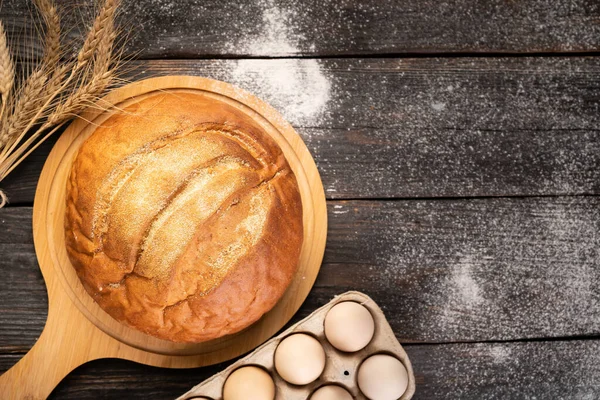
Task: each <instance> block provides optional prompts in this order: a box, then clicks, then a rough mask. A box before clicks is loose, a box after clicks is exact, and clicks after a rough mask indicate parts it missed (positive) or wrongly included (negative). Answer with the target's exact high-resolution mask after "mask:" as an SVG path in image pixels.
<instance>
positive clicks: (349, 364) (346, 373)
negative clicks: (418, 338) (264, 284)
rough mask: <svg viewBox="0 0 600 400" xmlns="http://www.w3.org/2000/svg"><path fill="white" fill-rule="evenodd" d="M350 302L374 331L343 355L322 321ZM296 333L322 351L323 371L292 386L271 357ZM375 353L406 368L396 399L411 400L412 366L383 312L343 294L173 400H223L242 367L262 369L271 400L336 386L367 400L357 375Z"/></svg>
mask: <svg viewBox="0 0 600 400" xmlns="http://www.w3.org/2000/svg"><path fill="white" fill-rule="evenodd" d="M346 301H353V302H356V303H358V304H361V305H362V306H364V307H365V308H366V309H367V310H368V311H369V312H370V313H371V315H372V317H373V320H374V322H375V332H374V335H373V338H372V339H371V341H370V342H369V344H368V345H367V346H366V347H364V348H363V349H361V350H359V351H356V352H353V353H347V352H343V351H340V350H338V349H336V348H335V347H333V346H332V345H331V344H330V343H329V341H328V340H327V338H326V336H325V332H324V321H325V317H326V315H327V313H328V312H329V310H330V309H331V308H332V307H333V306H335V305H336V304H338V303H341V302H346ZM296 333H306V334H308V335H311V336H313V337H314V338H316V339H317V340H318V341H319V342H320V344H321V345H322V346H323V349H324V350H325V356H326V360H325V368H324V370H323V372H322V373H321V375H320V376H319V378H318V379H317V380H315V381H313V382H311V383H309V384H307V385H301V386H300V385H292V384H290V383H288V382H286V381H285V380H283V379H282V378H281V377H280V376H279V374H278V373H277V371H276V369H275V365H274V364H275V363H274V354H275V350H276V349H277V347H278V345H279V344H280V342H281V341H282V340H284V339H285V338H286V337H288V336H291V335H292V334H296ZM375 354H387V355H391V356H393V357H395V358H397V359H398V360H399V361H400V362H401V363H402V364H403V365H404V367H405V368H406V372H407V373H408V385H407V388H406V390H405V392H404V394H403V395H402V396H401V397H400V398H399V399H400V400H408V399H410V398H412V396H413V394H414V392H415V377H414V373H413V369H412V365H411V363H410V360H409V359H408V356H407V355H406V352H405V351H404V349H403V348H402V346H401V345H400V343H399V342H398V340H397V339H396V336H395V334H394V332H393V331H392V328H391V327H390V325H389V323H388V322H387V320H386V318H385V315H384V314H383V311H381V309H380V308H379V307H378V306H377V304H376V303H375V302H374V301H373V300H372V299H371V298H370V297H369V296H367V295H365V294H363V293H360V292H354V291H351V292H346V293H344V294H341V295H339V296H336V297H335V298H334V299H333V300H331V301H330V302H329V303H327V304H326V305H324V306H323V307H321V308H319V309H318V310H316V311H315V312H313V313H312V314H311V315H309V316H308V317H306V318H304V319H303V320H302V321H300V322H298V323H296V324H294V325H293V326H291V327H290V328H289V329H287V330H286V331H284V332H282V333H281V334H279V335H278V336H275V337H273V338H272V339H270V340H269V341H267V342H265V343H264V344H263V345H261V346H260V347H258V348H257V349H256V350H254V351H253V352H252V353H250V354H249V355H247V356H246V357H244V358H242V359H240V360H238V361H236V362H235V363H234V364H232V365H231V366H229V367H228V368H226V369H225V370H223V371H222V372H220V373H218V374H216V375H213V376H212V377H210V378H208V379H207V380H205V381H204V382H202V383H200V384H198V385H196V386H194V387H193V388H192V389H191V390H189V391H188V392H187V393H185V394H184V395H182V396H180V397H179V398H178V399H177V400H189V399H194V398H198V399H203V398H206V399H212V400H223V386H224V384H225V381H226V380H227V378H228V377H229V375H230V374H231V373H233V372H234V371H235V370H237V369H238V368H241V367H244V366H257V367H261V368H263V369H264V370H266V371H267V372H268V373H269V374H270V376H271V378H272V379H273V381H274V382H275V399H277V400H305V399H307V398H309V397H310V396H311V395H312V393H313V392H314V391H315V390H317V389H318V388H320V387H321V386H325V385H331V384H333V385H338V386H341V387H343V388H345V389H346V390H347V391H348V392H350V394H351V395H352V397H353V398H354V399H360V400H363V399H365V400H367V399H368V398H367V397H366V396H365V395H364V394H363V393H362V392H361V391H360V389H359V387H358V382H357V374H358V370H359V366H360V365H361V363H362V362H363V361H364V360H366V359H367V358H369V357H370V356H372V355H375Z"/></svg>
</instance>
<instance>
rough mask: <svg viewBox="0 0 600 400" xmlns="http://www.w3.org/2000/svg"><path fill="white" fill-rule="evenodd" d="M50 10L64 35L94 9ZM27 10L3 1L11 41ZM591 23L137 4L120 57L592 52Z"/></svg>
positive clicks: (426, 11) (585, 4)
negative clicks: (65, 29) (56, 13)
mask: <svg viewBox="0 0 600 400" xmlns="http://www.w3.org/2000/svg"><path fill="white" fill-rule="evenodd" d="M57 3H59V4H60V5H61V6H62V9H63V10H66V11H67V12H65V13H64V14H65V15H64V17H63V19H64V21H65V26H69V27H72V26H75V25H76V24H77V23H80V21H81V19H82V17H81V15H83V16H87V17H89V16H91V15H92V10H91V9H92V7H90V5H91V4H93V3H94V1H93V0H86V1H76V0H61V1H57ZM31 9H32V6H31V5H30V4H29V2H25V1H22V0H5V1H4V3H3V7H2V9H1V10H0V19H2V21H5V22H6V23H7V25H8V31H9V32H10V31H15V32H17V33H18V32H21V31H23V32H31V29H27V28H25V27H26V26H27V21H28V20H29V19H30V14H31V11H30V10H31ZM599 20H600V6H599V5H598V2H597V1H595V0H572V1H569V2H556V1H548V0H530V1H509V2H507V1H504V0H477V1H472V0H456V1H452V2H438V1H432V0H427V1H423V0H405V1H386V0H375V1H371V2H364V1H360V0H344V1H339V0H324V1H319V2H314V1H291V0H251V1H246V2H243V3H238V2H222V1H218V0H206V1H203V2H201V3H199V2H197V1H195V0H175V1H162V0H145V1H131V2H124V4H123V10H122V16H121V25H122V26H124V27H125V29H130V31H131V36H132V39H131V40H130V42H129V45H128V47H127V48H128V51H129V52H131V53H135V54H139V56H140V57H144V58H158V57H160V58H163V57H174V58H190V57H240V56H269V57H274V56H286V57H288V56H324V55H363V54H402V53H423V54H432V53H489V52H493V53H499V52H507V53H531V52H592V51H598V50H600V42H598V36H599V35H600V23H599ZM30 36H31V35H25V37H30ZM70 36H71V37H73V38H74V37H80V36H81V33H80V30H74V31H73V32H72V33H71V35H70ZM20 42H21V43H23V42H26V40H23V38H21V40H20ZM31 48H32V46H27V47H26V48H25V49H23V53H24V54H30V53H31Z"/></svg>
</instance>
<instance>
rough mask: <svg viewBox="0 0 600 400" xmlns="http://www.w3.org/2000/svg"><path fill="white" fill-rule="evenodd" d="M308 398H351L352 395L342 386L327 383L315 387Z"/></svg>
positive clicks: (320, 399) (344, 399) (334, 399)
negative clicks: (317, 387)
mask: <svg viewBox="0 0 600 400" xmlns="http://www.w3.org/2000/svg"><path fill="white" fill-rule="evenodd" d="M310 400H352V395H351V394H350V392H348V391H347V390H346V389H344V388H343V387H340V386H337V385H327V386H322V387H320V388H319V389H317V390H316V391H315V392H314V393H313V394H312V396H310Z"/></svg>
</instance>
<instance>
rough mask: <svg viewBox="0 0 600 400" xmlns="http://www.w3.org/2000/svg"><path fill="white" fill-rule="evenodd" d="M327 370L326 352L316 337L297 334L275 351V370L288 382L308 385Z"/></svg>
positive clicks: (280, 344) (284, 341)
mask: <svg viewBox="0 0 600 400" xmlns="http://www.w3.org/2000/svg"><path fill="white" fill-rule="evenodd" d="M324 368H325V350H323V346H321V343H319V341H318V340H317V339H315V338H314V337H312V336H310V335H306V334H303V333H297V334H294V335H291V336H288V337H286V338H285V339H283V340H282V341H281V343H279V346H277V349H276V350H275V369H276V370H277V373H278V374H279V375H280V376H281V377H282V378H283V379H284V380H285V381H287V382H289V383H292V384H294V385H306V384H308V383H311V382H312V381H314V380H316V379H317V378H318V377H319V376H320V375H321V373H322V372H323V369H324Z"/></svg>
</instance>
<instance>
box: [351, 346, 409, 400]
mask: <svg viewBox="0 0 600 400" xmlns="http://www.w3.org/2000/svg"><path fill="white" fill-rule="evenodd" d="M407 387H408V372H407V371H406V368H405V367H404V365H403V364H402V363H401V362H400V360H398V359H397V358H396V357H392V356H389V355H387V354H376V355H374V356H371V357H369V358H367V359H366V360H365V361H364V362H363V363H362V364H361V365H360V367H359V369H358V388H359V389H360V391H361V392H363V394H364V395H365V396H366V397H367V398H369V399H370V400H397V399H399V398H400V396H402V395H403V394H404V392H405V391H406V388H407Z"/></svg>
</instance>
